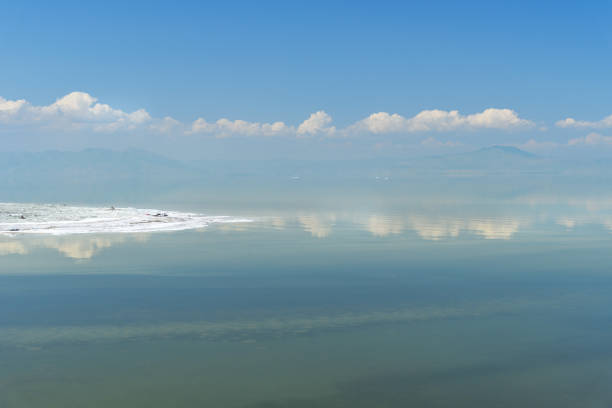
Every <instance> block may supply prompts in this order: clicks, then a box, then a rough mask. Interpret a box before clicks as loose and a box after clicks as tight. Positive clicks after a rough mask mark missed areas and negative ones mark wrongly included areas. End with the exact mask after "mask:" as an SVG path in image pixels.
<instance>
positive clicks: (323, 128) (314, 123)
mask: <svg viewBox="0 0 612 408" xmlns="http://www.w3.org/2000/svg"><path fill="white" fill-rule="evenodd" d="M331 121H332V118H331V116H329V115H328V114H327V113H325V112H324V111H322V110H321V111H318V112H315V113H313V114H311V115H310V117H309V118H308V119H306V120H305V121H304V122H302V123H301V124H300V126H298V128H297V135H298V136H305V135H316V134H321V133H322V134H326V135H332V134H333V133H335V131H336V128H335V127H334V126H328V125H329V124H330V123H331Z"/></svg>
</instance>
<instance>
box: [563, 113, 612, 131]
mask: <svg viewBox="0 0 612 408" xmlns="http://www.w3.org/2000/svg"><path fill="white" fill-rule="evenodd" d="M555 125H557V127H560V128H595V129H603V128H611V127H612V115H610V116H606V117H605V118H603V119H601V120H598V121H595V122H589V121H586V120H576V119H574V118H565V119H563V120H560V121H558V122H556V123H555Z"/></svg>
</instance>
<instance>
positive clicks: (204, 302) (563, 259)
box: [0, 188, 612, 408]
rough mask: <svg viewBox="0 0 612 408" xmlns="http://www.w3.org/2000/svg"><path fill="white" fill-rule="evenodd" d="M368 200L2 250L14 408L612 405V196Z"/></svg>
mask: <svg viewBox="0 0 612 408" xmlns="http://www.w3.org/2000/svg"><path fill="white" fill-rule="evenodd" d="M278 196H279V197H280V196H282V192H279V193H278ZM367 196H368V198H367V199H363V200H360V199H359V195H358V194H356V195H351V196H345V197H344V199H341V200H340V199H339V200H336V199H333V197H330V196H327V195H325V194H323V193H321V194H319V195H318V196H317V197H318V198H320V199H319V200H317V199H315V198H316V197H315V198H313V196H310V197H301V198H296V199H295V200H293V201H291V202H289V203H288V202H286V201H283V202H275V200H274V199H269V200H268V201H267V202H266V200H261V199H259V198H254V199H253V200H248V199H244V197H240V198H236V200H230V199H228V201H227V202H221V200H216V201H215V200H213V199H211V200H204V202H206V203H207V204H208V205H203V204H198V203H197V200H191V201H190V202H189V203H183V204H182V205H183V206H184V207H188V208H189V209H190V210H198V211H203V212H213V213H214V214H229V215H240V216H247V217H249V218H251V219H253V220H254V222H252V223H238V224H232V225H217V226H211V227H207V228H203V229H201V230H190V231H182V232H164V233H145V234H101V235H78V236H77V235H68V236H61V237H54V236H36V237H31V236H30V237H23V236H21V237H0V406H2V407H7V408H22V407H43V406H44V407H62V408H66V407H84V406H87V407H111V406H112V407H169V406H173V407H195V406H207V407H373V406H376V407H406V406H419V407H474V406H495V407H524V406H537V407H559V406H583V407H607V406H610V405H611V404H612V391H611V390H610V387H609V384H610V383H611V382H612V324H611V323H612V275H611V266H612V251H611V250H610V248H611V244H612V194H608V193H607V192H606V189H605V188H602V189H599V190H598V191H595V192H592V191H591V192H589V193H574V194H572V193H563V194H560V193H543V192H535V193H534V192H533V191H529V192H525V193H510V194H503V195H496V194H492V195H487V194H475V193H474V192H473V191H467V192H462V193H457V192H452V191H449V192H445V191H441V192H440V191H429V192H426V193H416V192H412V191H409V190H403V192H402V193H401V194H380V195H375V196H374V198H372V197H373V196H372V194H368V195H367ZM211 203H212V204H211ZM313 203H318V204H313ZM174 204H175V206H181V204H176V203H174Z"/></svg>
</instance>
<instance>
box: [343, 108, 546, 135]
mask: <svg viewBox="0 0 612 408" xmlns="http://www.w3.org/2000/svg"><path fill="white" fill-rule="evenodd" d="M533 125H534V123H533V122H531V121H529V120H526V119H521V118H520V117H519V116H518V114H517V113H516V112H515V111H513V110H511V109H495V108H489V109H485V110H484V111H482V112H480V113H474V114H471V115H461V114H460V113H459V112H458V111H456V110H454V111H443V110H438V109H434V110H424V111H422V112H420V113H418V114H417V115H415V116H413V117H411V118H406V117H404V116H401V115H399V114H397V113H394V114H389V113H387V112H378V113H373V114H371V115H370V116H368V117H367V118H365V119H362V120H360V121H359V122H357V123H356V124H354V125H353V126H352V129H353V130H355V131H362V132H363V131H365V132H369V133H374V134H377V133H411V132H428V131H437V132H443V131H453V130H478V129H514V128H519V127H529V126H533Z"/></svg>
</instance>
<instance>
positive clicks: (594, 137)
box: [567, 133, 612, 146]
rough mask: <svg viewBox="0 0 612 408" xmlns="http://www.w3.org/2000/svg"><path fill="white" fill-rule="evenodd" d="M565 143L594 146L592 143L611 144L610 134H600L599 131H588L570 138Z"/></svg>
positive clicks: (611, 137)
mask: <svg viewBox="0 0 612 408" xmlns="http://www.w3.org/2000/svg"><path fill="white" fill-rule="evenodd" d="M567 144H568V145H569V146H580V145H587V146H594V145H607V144H612V136H602V135H600V134H599V133H589V134H588V135H586V136H583V137H577V138H575V139H570V140H569V141H568V142H567Z"/></svg>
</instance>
